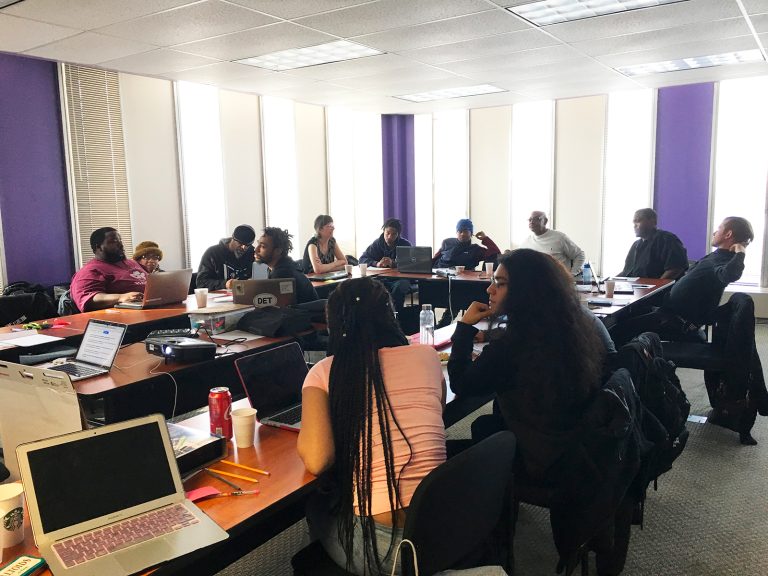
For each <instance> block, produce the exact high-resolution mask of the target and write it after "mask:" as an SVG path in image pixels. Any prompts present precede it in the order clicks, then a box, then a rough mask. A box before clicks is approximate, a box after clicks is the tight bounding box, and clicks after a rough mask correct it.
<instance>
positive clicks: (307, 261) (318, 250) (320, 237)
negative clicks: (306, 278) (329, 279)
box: [303, 214, 347, 274]
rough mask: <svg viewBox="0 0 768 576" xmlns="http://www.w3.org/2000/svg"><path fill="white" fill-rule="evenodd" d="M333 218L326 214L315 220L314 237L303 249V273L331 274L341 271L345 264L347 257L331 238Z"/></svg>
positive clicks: (334, 239) (333, 227)
mask: <svg viewBox="0 0 768 576" xmlns="http://www.w3.org/2000/svg"><path fill="white" fill-rule="evenodd" d="M334 229H335V226H334V225H333V218H331V217H330V216H328V215H327V214H320V216H318V217H317V218H315V235H314V236H313V237H312V238H310V239H309V242H307V246H306V247H305V248H304V263H303V266H304V272H305V273H306V274H309V273H310V272H314V273H315V274H320V273H322V272H333V271H335V270H343V269H344V266H345V265H346V264H347V257H346V256H344V253H343V252H342V251H341V248H339V245H338V244H336V238H334V237H333V231H334Z"/></svg>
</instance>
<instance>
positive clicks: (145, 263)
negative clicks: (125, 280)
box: [133, 240, 163, 274]
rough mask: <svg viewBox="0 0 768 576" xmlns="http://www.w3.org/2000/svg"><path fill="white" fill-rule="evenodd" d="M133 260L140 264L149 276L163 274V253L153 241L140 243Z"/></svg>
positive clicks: (134, 252)
mask: <svg viewBox="0 0 768 576" xmlns="http://www.w3.org/2000/svg"><path fill="white" fill-rule="evenodd" d="M133 259H134V260H136V262H138V263H139V266H141V267H142V268H144V270H145V271H146V273H147V274H154V273H155V272H162V270H161V269H160V260H162V259H163V251H162V250H160V246H159V245H158V244H157V242H152V241H151V240H145V241H144V242H139V244H138V245H137V246H136V249H135V250H134V251H133Z"/></svg>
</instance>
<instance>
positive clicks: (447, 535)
mask: <svg viewBox="0 0 768 576" xmlns="http://www.w3.org/2000/svg"><path fill="white" fill-rule="evenodd" d="M515 446H516V440H515V435H514V434H513V433H512V432H509V431H504V432H497V433H496V434H494V435H493V436H490V437H489V438H486V439H485V440H483V441H482V442H480V443H478V444H476V445H474V446H472V447H471V448H468V449H467V450H465V451H464V452H461V453H460V454H458V455H456V456H454V457H453V458H451V459H450V460H448V461H447V462H445V463H444V464H442V465H440V466H438V467H437V468H435V469H434V470H432V472H430V473H429V474H428V475H427V476H426V478H424V480H422V481H421V483H420V484H419V486H418V488H417V489H416V492H415V493H414V495H413V498H412V499H411V503H410V506H409V508H408V517H407V519H406V521H405V527H404V528H403V538H407V539H409V540H411V541H412V542H413V543H414V545H415V547H416V553H417V554H418V562H419V574H420V575H422V576H431V575H432V574H434V573H436V572H439V571H441V570H445V569H447V568H451V567H453V566H455V565H456V563H457V562H459V561H460V560H462V558H464V557H466V556H468V555H469V554H471V553H472V552H473V551H475V550H477V548H478V547H479V546H480V545H481V544H482V543H483V542H484V541H485V540H486V539H487V538H488V536H489V535H490V534H491V533H492V532H493V530H494V528H495V527H496V526H497V524H498V523H499V520H500V518H501V515H502V514H509V511H510V509H508V508H505V506H504V503H505V502H506V501H507V496H508V493H509V492H508V491H509V490H510V489H511V486H512V466H513V461H514V459H515ZM402 554H403V564H402V567H403V571H402V573H403V575H404V576H409V575H410V574H413V566H412V557H411V554H410V553H409V549H408V548H407V547H404V548H403V550H402Z"/></svg>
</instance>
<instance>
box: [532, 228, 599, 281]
mask: <svg viewBox="0 0 768 576" xmlns="http://www.w3.org/2000/svg"><path fill="white" fill-rule="evenodd" d="M521 248H530V249H531V250H536V251H537V252H543V253H544V254H549V255H550V256H552V257H553V258H554V259H555V260H557V261H558V262H560V263H561V264H563V265H564V266H565V267H566V268H567V269H568V270H570V271H571V274H573V275H574V276H575V275H577V274H579V273H581V266H582V264H584V250H582V249H581V248H579V247H578V246H576V244H575V243H574V241H573V240H571V239H570V238H568V236H566V235H565V234H563V233H562V232H558V231H557V230H547V231H546V232H544V234H542V235H541V236H536V234H531V235H530V236H528V238H527V239H526V240H525V242H523V245H522V246H521Z"/></svg>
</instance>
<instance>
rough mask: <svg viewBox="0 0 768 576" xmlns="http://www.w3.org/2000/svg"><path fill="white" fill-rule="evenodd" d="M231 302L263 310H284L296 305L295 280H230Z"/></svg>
mask: <svg viewBox="0 0 768 576" xmlns="http://www.w3.org/2000/svg"><path fill="white" fill-rule="evenodd" d="M232 302H234V303H235V304H248V305H249V306H256V308H263V307H264V306H278V307H280V308H285V307H286V306H290V305H291V304H295V303H296V280H294V279H293V278H272V279H270V280H232Z"/></svg>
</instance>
